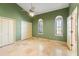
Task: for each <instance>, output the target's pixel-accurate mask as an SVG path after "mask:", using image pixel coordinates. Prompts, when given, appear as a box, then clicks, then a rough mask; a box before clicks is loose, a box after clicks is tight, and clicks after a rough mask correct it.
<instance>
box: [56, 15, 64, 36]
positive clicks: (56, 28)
mask: <svg viewBox="0 0 79 59" xmlns="http://www.w3.org/2000/svg"><path fill="white" fill-rule="evenodd" d="M59 17H61V18H62V34H57V22H56V20H57V18H59ZM55 36H63V17H62V16H60V15H59V16H56V18H55Z"/></svg>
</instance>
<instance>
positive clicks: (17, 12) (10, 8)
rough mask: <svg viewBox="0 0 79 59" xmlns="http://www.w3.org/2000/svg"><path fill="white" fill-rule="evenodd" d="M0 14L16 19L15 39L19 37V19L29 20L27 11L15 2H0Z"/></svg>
mask: <svg viewBox="0 0 79 59" xmlns="http://www.w3.org/2000/svg"><path fill="white" fill-rule="evenodd" d="M0 16H2V17H9V18H13V19H16V40H20V39H21V20H25V21H29V22H31V18H30V17H29V16H28V13H27V12H23V11H22V8H20V7H19V6H18V5H17V4H15V3H0Z"/></svg>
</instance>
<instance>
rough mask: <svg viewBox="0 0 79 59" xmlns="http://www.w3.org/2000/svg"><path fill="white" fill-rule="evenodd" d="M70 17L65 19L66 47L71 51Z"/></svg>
mask: <svg viewBox="0 0 79 59" xmlns="http://www.w3.org/2000/svg"><path fill="white" fill-rule="evenodd" d="M71 44H72V43H71V16H69V17H68V18H67V45H68V47H69V49H70V50H71Z"/></svg>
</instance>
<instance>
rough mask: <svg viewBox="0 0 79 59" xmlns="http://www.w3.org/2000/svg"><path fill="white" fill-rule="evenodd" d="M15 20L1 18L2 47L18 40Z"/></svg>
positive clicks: (0, 42) (0, 39)
mask: <svg viewBox="0 0 79 59" xmlns="http://www.w3.org/2000/svg"><path fill="white" fill-rule="evenodd" d="M15 25H16V24H15V19H11V18H6V17H0V47H1V46H5V45H8V44H11V43H13V42H14V41H15V39H16V34H15V33H16V26H15Z"/></svg>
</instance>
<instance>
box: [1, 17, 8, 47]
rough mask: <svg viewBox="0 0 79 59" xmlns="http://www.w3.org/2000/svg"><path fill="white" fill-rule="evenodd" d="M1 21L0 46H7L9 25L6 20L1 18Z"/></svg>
mask: <svg viewBox="0 0 79 59" xmlns="http://www.w3.org/2000/svg"><path fill="white" fill-rule="evenodd" d="M1 19H2V46H4V45H7V44H8V39H9V27H8V25H9V23H8V19H6V18H1Z"/></svg>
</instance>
